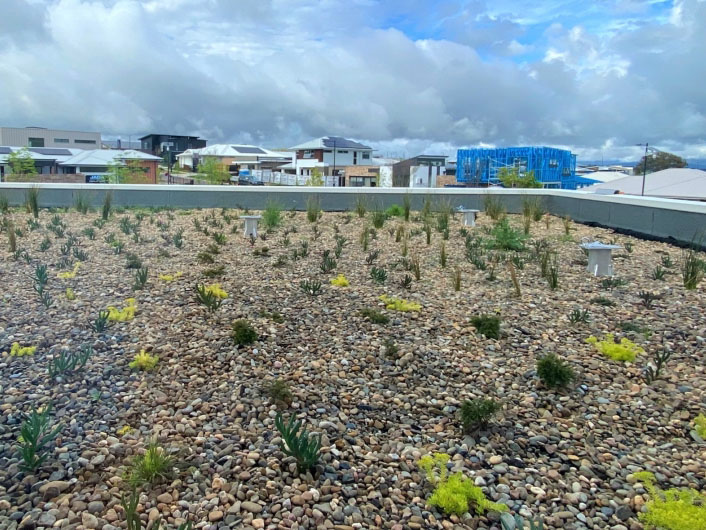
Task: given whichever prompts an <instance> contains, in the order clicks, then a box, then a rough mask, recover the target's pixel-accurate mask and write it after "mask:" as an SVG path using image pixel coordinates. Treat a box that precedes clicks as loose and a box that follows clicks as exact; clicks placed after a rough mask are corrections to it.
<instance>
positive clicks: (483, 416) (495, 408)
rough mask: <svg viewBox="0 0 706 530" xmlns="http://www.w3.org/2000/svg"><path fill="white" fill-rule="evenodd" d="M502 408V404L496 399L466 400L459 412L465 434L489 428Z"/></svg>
mask: <svg viewBox="0 0 706 530" xmlns="http://www.w3.org/2000/svg"><path fill="white" fill-rule="evenodd" d="M501 408H502V407H501V406H500V403H498V402H497V401H495V400H494V399H486V398H481V399H469V400H466V401H465V402H464V403H463V404H462V405H461V409H460V411H459V413H460V417H461V427H462V428H463V432H465V433H471V432H474V431H477V430H479V429H483V428H485V427H487V426H488V424H489V423H490V421H491V420H492V419H493V418H494V417H495V416H496V414H497V413H498V412H500V410H501Z"/></svg>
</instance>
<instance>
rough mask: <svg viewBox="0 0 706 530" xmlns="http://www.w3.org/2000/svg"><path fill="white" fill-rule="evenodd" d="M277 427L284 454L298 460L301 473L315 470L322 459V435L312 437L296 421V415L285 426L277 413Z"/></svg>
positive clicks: (300, 423) (298, 468) (299, 422)
mask: <svg viewBox="0 0 706 530" xmlns="http://www.w3.org/2000/svg"><path fill="white" fill-rule="evenodd" d="M275 427H276V428H277V430H278V431H279V434H280V436H281V437H282V441H281V442H280V447H281V449H282V452H283V453H284V454H286V455H287V456H293V457H294V458H295V459H296V461H297V470H298V471H299V473H306V472H308V471H311V470H313V469H314V467H315V466H316V464H317V463H318V461H319V457H320V451H321V435H320V434H319V435H314V436H311V435H310V434H309V433H308V432H307V430H306V429H302V422H301V421H298V420H295V418H294V415H292V416H291V417H290V418H289V422H287V423H286V424H285V423H284V420H283V419H282V415H281V414H279V413H277V416H275ZM300 429H301V432H300Z"/></svg>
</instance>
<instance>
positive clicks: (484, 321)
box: [471, 315, 500, 339]
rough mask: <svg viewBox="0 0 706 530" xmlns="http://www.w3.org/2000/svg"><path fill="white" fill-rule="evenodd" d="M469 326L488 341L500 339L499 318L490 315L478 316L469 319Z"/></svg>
mask: <svg viewBox="0 0 706 530" xmlns="http://www.w3.org/2000/svg"><path fill="white" fill-rule="evenodd" d="M471 324H473V327H474V328H476V330H477V331H478V333H480V334H481V335H483V336H485V337H486V338H488V339H498V338H500V317H497V316H492V315H478V316H475V317H473V318H471Z"/></svg>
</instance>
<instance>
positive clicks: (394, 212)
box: [385, 204, 404, 217]
mask: <svg viewBox="0 0 706 530" xmlns="http://www.w3.org/2000/svg"><path fill="white" fill-rule="evenodd" d="M385 215H386V216H387V217H402V216H403V215H404V209H403V208H402V206H400V205H399V204H393V205H392V206H390V207H389V208H388V209H387V210H385Z"/></svg>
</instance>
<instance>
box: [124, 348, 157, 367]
mask: <svg viewBox="0 0 706 530" xmlns="http://www.w3.org/2000/svg"><path fill="white" fill-rule="evenodd" d="M158 361H159V357H157V356H156V355H150V354H149V353H147V352H146V351H145V350H142V351H141V352H140V353H138V354H137V355H135V358H134V359H133V360H132V361H131V362H130V368H135V369H137V370H143V371H145V372H149V371H150V370H153V369H154V367H155V366H157V362H158Z"/></svg>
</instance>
